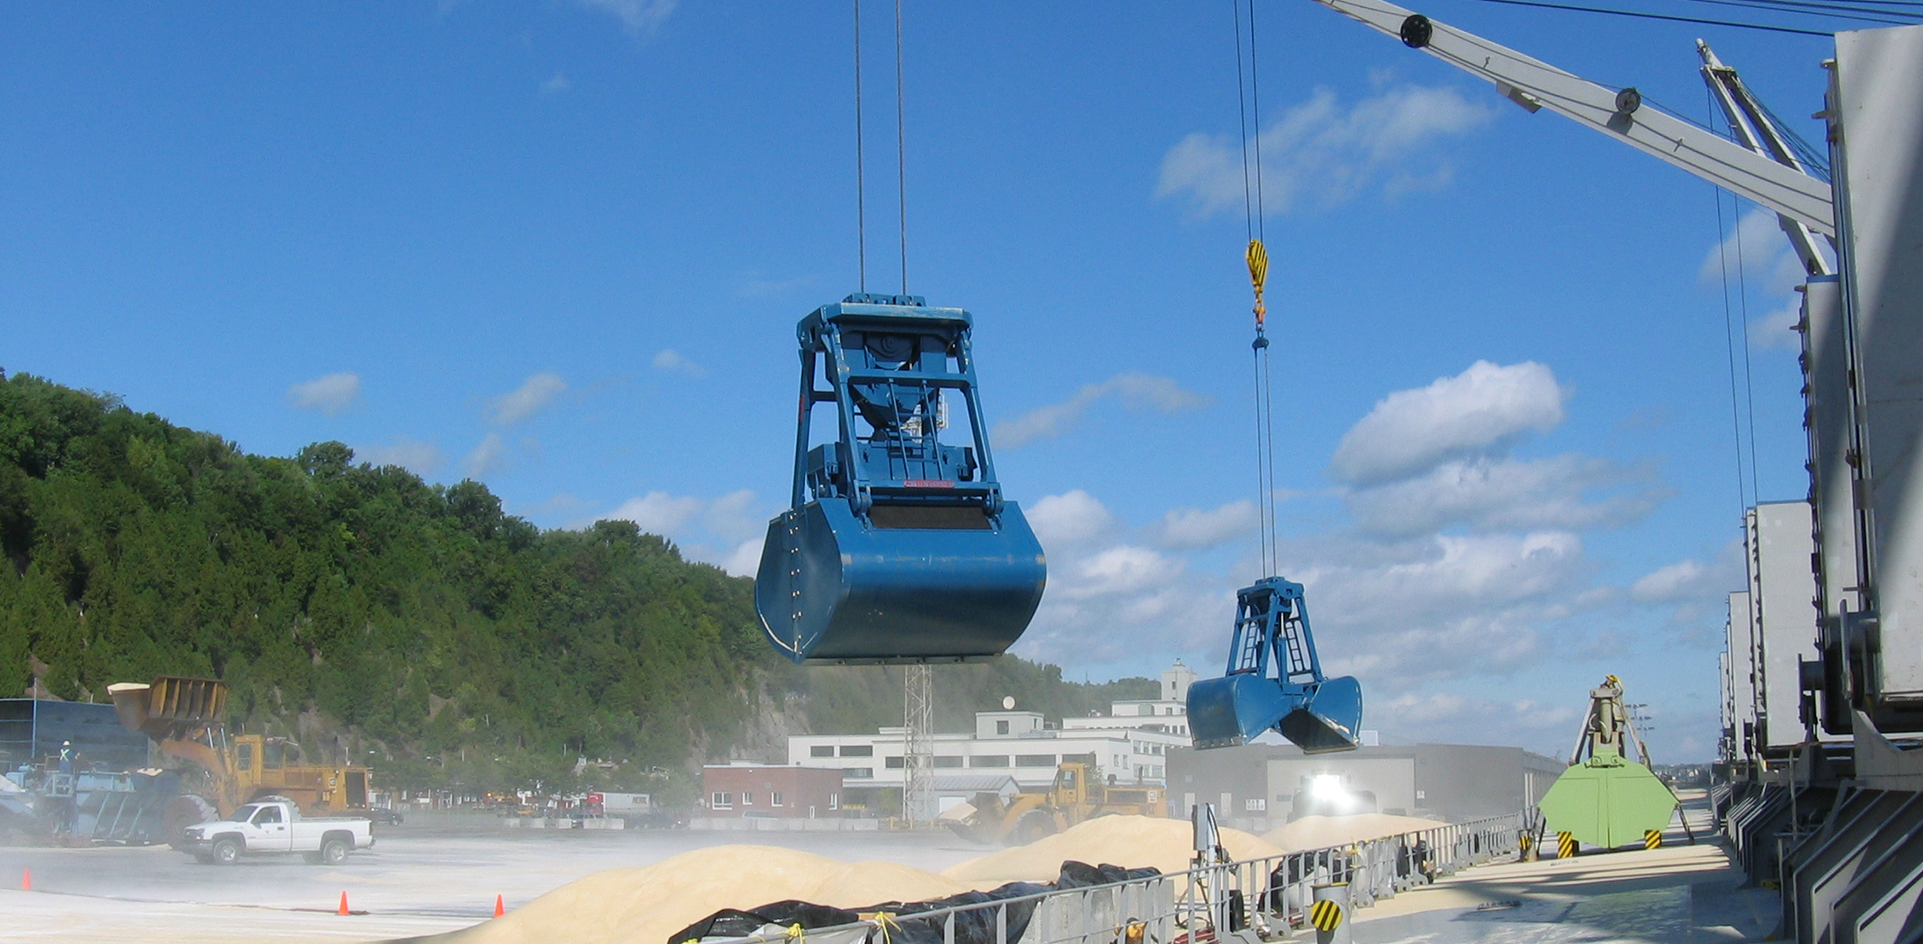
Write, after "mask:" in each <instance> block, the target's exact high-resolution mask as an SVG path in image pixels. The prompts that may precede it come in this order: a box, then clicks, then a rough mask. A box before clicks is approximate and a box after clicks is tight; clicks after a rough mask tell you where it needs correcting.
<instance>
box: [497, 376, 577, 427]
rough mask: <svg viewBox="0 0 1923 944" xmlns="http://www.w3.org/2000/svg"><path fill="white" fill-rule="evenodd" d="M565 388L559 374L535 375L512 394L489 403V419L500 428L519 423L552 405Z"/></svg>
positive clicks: (566, 386)
mask: <svg viewBox="0 0 1923 944" xmlns="http://www.w3.org/2000/svg"><path fill="white" fill-rule="evenodd" d="M567 388H568V384H567V381H565V380H562V379H561V375H560V374H555V373H541V374H535V375H533V376H531V377H529V378H528V379H526V380H524V381H522V382H521V385H520V386H519V387H516V388H514V391H513V392H512V393H509V394H507V395H506V396H503V397H500V398H498V399H496V400H494V401H493V402H492V403H490V404H489V405H488V410H489V412H490V413H491V414H492V415H491V416H490V417H489V419H490V420H492V421H493V422H495V423H497V424H499V425H502V426H507V425H511V424H514V423H519V422H521V421H522V420H525V419H527V418H528V417H530V416H533V415H534V414H536V413H539V412H540V411H541V409H542V408H543V407H545V406H547V405H548V404H550V403H553V402H554V398H555V397H558V396H560V395H561V392H562V391H564V390H566V389H567Z"/></svg>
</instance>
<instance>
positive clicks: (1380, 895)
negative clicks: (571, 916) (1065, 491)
mask: <svg viewBox="0 0 1923 944" xmlns="http://www.w3.org/2000/svg"><path fill="white" fill-rule="evenodd" d="M1539 822H1540V819H1539V817H1538V816H1537V815H1536V813H1535V811H1533V810H1525V811H1522V812H1519V813H1512V814H1510V815H1507V816H1495V817H1489V818H1487V819H1479V820H1472V821H1470V822H1466V823H1454V824H1450V825H1447V826H1438V827H1434V828H1431V829H1424V830H1417V831H1413V832H1408V833H1399V834H1397V835H1395V836H1391V837H1388V838H1384V839H1373V840H1367V841H1364V842H1358V843H1352V844H1348V845H1342V846H1331V847H1328V848H1323V849H1312V850H1305V851H1302V852H1290V853H1285V854H1283V855H1278V856H1270V857H1267V858H1262V859H1253V860H1250V861H1247V862H1228V863H1223V864H1220V865H1210V866H1203V867H1200V868H1194V869H1190V870H1188V871H1186V872H1173V873H1169V874H1165V875H1155V876H1151V877H1148V878H1139V879H1129V880H1126V881H1119V882H1111V883H1108V884H1101V885H1088V886H1084V887H1080V888H1067V889H1049V890H1047V891H1043V892H1037V893H1034V894H1029V895H1020V896H1014V897H1009V898H1001V899H995V900H991V901H981V902H972V903H967V904H959V905H952V906H948V907H940V908H931V909H929V910H926V911H915V912H904V913H889V912H874V913H870V914H863V915H862V916H861V920H860V921H857V922H853V923H850V924H844V925H837V926H834V927H824V928H814V929H809V930H806V931H798V930H797V929H791V928H779V927H774V926H768V927H764V928H762V929H761V930H760V931H758V932H757V933H755V934H753V935H749V936H747V937H738V938H720V937H711V938H706V939H704V941H705V942H706V944H782V942H788V941H795V940H796V938H797V937H802V938H806V939H809V940H811V941H813V942H814V944H864V942H873V944H934V942H935V940H937V938H936V935H939V940H940V942H941V944H1208V942H1211V941H1213V940H1214V939H1215V938H1216V937H1217V936H1222V937H1226V936H1228V935H1229V934H1231V933H1234V932H1237V931H1242V930H1245V929H1246V930H1251V931H1255V932H1256V933H1258V934H1268V933H1283V932H1286V931H1288V930H1290V929H1293V928H1300V927H1302V926H1304V925H1305V924H1306V923H1307V921H1308V912H1309V905H1310V903H1311V902H1312V901H1313V900H1314V898H1315V889H1316V888H1318V887H1324V886H1332V887H1340V888H1344V889H1346V896H1347V897H1346V902H1345V907H1344V910H1345V911H1352V910H1354V909H1356V908H1366V907H1369V906H1370V905H1373V904H1375V903H1376V902H1377V901H1380V900H1383V899H1386V898H1391V897H1394V896H1395V894H1396V893H1397V892H1400V891H1404V890H1407V889H1410V888H1413V887H1416V886H1419V885H1426V884H1429V883H1430V882H1433V881H1435V879H1436V878H1437V877H1440V876H1444V875H1449V874H1453V873H1455V872H1458V871H1461V870H1463V869H1466V868H1469V867H1471V866H1476V865H1481V864H1484V863H1486V862H1489V861H1491V860H1494V859H1497V858H1501V857H1514V856H1517V855H1518V854H1519V853H1520V852H1521V850H1522V837H1523V836H1524V835H1525V833H1531V831H1532V830H1534V829H1536V828H1537V826H1538V824H1539ZM1531 834H1532V833H1531ZM1532 838H1533V834H1532ZM1338 900H1340V898H1339V899H1338ZM671 944H687V942H671Z"/></svg>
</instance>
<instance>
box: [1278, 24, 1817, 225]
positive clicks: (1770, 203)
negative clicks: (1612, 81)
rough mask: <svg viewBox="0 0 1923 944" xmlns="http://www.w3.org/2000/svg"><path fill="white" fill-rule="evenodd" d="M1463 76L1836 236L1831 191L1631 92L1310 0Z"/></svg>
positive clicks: (1448, 34)
mask: <svg viewBox="0 0 1923 944" xmlns="http://www.w3.org/2000/svg"><path fill="white" fill-rule="evenodd" d="M1315 2H1317V3H1320V4H1322V5H1323V6H1325V7H1328V8H1329V9H1331V10H1334V11H1336V12H1337V13H1341V14H1343V15H1345V16H1348V17H1350V18H1352V19H1355V20H1359V21H1361V22H1363V23H1366V24H1368V25H1369V26H1373V27H1375V28H1376V29H1378V30H1381V31H1382V32H1384V33H1387V34H1389V35H1390V36H1394V37H1396V38H1397V39H1400V40H1401V41H1402V42H1403V44H1404V45H1407V46H1409V47H1411V48H1414V49H1420V50H1422V51H1423V52H1426V53H1428V54H1430V55H1432V56H1435V57H1436V58H1438V59H1441V60H1442V61H1444V62H1447V63H1449V64H1450V65H1452V66H1455V67H1456V68H1458V69H1461V70H1463V71H1465V72H1469V73H1472V74H1474V75H1478V76H1481V77H1483V78H1485V79H1488V80H1489V81H1490V82H1493V83H1495V86H1496V91H1498V92H1501V93H1502V94H1503V95H1504V96H1505V97H1507V98H1508V99H1510V100H1511V101H1513V102H1515V103H1516V104H1518V105H1521V106H1522V107H1523V108H1525V109H1528V110H1529V111H1531V112H1534V111H1536V110H1538V109H1542V108H1547V109H1549V110H1550V111H1553V112H1556V113H1557V114H1560V115H1563V116H1564V117H1567V118H1572V119H1574V120H1576V121H1577V122H1580V123H1582V124H1585V125H1588V126H1589V127H1592V128H1595V129H1596V130H1597V131H1600V132H1603V133H1604V134H1607V135H1609V136H1611V137H1613V138H1616V139H1618V140H1620V141H1622V142H1624V143H1626V144H1629V145H1631V146H1633V147H1636V148H1639V149H1641V150H1643V151H1646V152H1648V153H1650V154H1653V155H1655V156H1657V157H1660V158H1662V159H1663V160H1665V161H1668V162H1669V163H1671V164H1674V165H1676V166H1677V167H1680V168H1682V169H1684V170H1686V171H1689V172H1690V173H1692V174H1695V175H1696V176H1698V177H1701V178H1703V179H1705V180H1708V181H1710V182H1711V183H1714V184H1717V185H1718V186H1721V187H1725V188H1728V189H1729V190H1732V191H1734V192H1736V193H1738V194H1741V195H1743V196H1745V197H1748V198H1749V199H1751V200H1754V201H1756V202H1757V203H1759V204H1761V205H1763V206H1765V207H1768V208H1769V209H1771V210H1774V211H1776V212H1777V213H1778V214H1781V215H1782V216H1784V217H1786V218H1788V219H1791V220H1794V221H1796V222H1798V223H1801V224H1803V225H1804V226H1807V227H1809V229H1810V230H1812V231H1813V232H1817V233H1822V234H1824V235H1826V236H1834V235H1835V234H1836V212H1835V207H1834V205H1833V202H1832V196H1831V191H1830V185H1829V184H1828V183H1826V182H1824V181H1822V180H1818V179H1817V178H1815V177H1811V176H1809V175H1808V174H1804V173H1801V172H1800V171H1798V170H1796V169H1794V168H1791V167H1786V166H1784V165H1782V164H1779V163H1777V162H1776V161H1773V160H1771V159H1769V158H1767V157H1764V156H1762V155H1760V154H1757V153H1755V152H1753V151H1751V150H1749V149H1747V148H1744V147H1743V146H1741V145H1738V144H1734V143H1732V142H1730V141H1727V140H1724V139H1723V138H1721V137H1719V136H1717V135H1716V134H1714V133H1712V132H1709V131H1705V130H1703V129H1701V128H1698V127H1696V126H1694V125H1691V124H1689V123H1688V122H1685V121H1682V120H1681V119H1678V118H1675V117H1672V116H1670V115H1667V114H1664V113H1663V112H1661V111H1659V110H1657V109H1655V108H1644V107H1642V104H1643V102H1642V95H1641V94H1639V93H1638V92H1637V91H1636V90H1635V89H1634V88H1626V89H1621V90H1615V89H1609V88H1606V87H1604V86H1601V85H1597V84H1596V83H1594V82H1591V81H1589V80H1587V79H1584V78H1582V77H1580V76H1576V75H1572V74H1570V73H1568V72H1564V71H1563V70H1561V69H1558V68H1556V67H1555V66H1552V65H1549V64H1548V63H1545V62H1541V61H1539V60H1536V59H1532V58H1530V57H1529V56H1525V55H1523V54H1522V53H1519V52H1517V51H1515V50H1513V49H1510V48H1508V47H1507V46H1501V45H1498V44H1496V43H1492V42H1490V41H1489V40H1486V39H1483V38H1482V37H1480V36H1477V35H1475V34H1473V33H1466V32H1463V31H1462V30H1459V29H1456V28H1454V27H1452V26H1447V25H1445V24H1442V23H1438V22H1436V21H1434V20H1431V19H1429V18H1428V17H1425V16H1420V15H1418V14H1416V13H1413V12H1411V11H1409V10H1405V9H1403V8H1402V7H1399V6H1396V5H1395V4H1393V3H1388V2H1386V0H1315Z"/></svg>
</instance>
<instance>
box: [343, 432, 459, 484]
mask: <svg viewBox="0 0 1923 944" xmlns="http://www.w3.org/2000/svg"><path fill="white" fill-rule="evenodd" d="M354 457H355V458H357V459H359V460H360V461H362V462H365V463H368V464H369V465H373V466H384V465H397V466H400V467H401V468H403V469H406V470H408V471H409V472H412V473H414V474H416V475H422V476H425V475H431V474H433V472H434V470H435V469H438V468H440V467H441V462H442V460H443V457H442V456H441V450H440V449H438V448H436V447H435V446H434V444H433V443H424V442H421V441H420V440H418V439H414V438H412V437H409V436H397V437H395V438H394V440H393V441H392V442H388V443H384V444H376V445H371V446H355V447H354Z"/></svg>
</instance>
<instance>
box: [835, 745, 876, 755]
mask: <svg viewBox="0 0 1923 944" xmlns="http://www.w3.org/2000/svg"><path fill="white" fill-rule="evenodd" d="M841 756H843V757H873V756H875V746H874V745H873V744H843V745H842V746H841Z"/></svg>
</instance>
